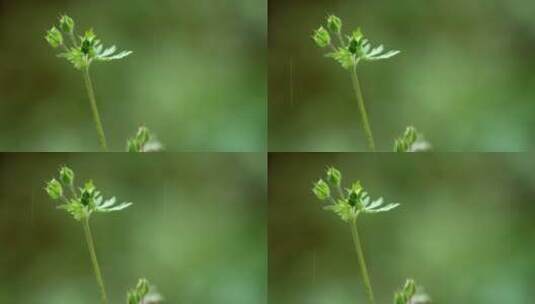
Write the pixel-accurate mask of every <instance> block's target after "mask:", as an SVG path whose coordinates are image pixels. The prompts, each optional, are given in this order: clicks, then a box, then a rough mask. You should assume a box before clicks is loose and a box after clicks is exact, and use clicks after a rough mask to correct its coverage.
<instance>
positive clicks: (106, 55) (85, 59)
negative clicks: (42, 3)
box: [45, 15, 132, 70]
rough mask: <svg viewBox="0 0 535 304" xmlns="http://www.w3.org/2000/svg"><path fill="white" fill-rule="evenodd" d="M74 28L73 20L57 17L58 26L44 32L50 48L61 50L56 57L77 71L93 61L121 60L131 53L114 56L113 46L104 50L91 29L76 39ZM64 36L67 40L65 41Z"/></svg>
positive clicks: (114, 49) (67, 17) (120, 53)
mask: <svg viewBox="0 0 535 304" xmlns="http://www.w3.org/2000/svg"><path fill="white" fill-rule="evenodd" d="M74 27H75V23H74V20H73V19H72V18H71V17H69V16H67V15H62V16H60V17H59V24H58V26H57V27H56V26H53V27H52V28H51V29H49V30H48V31H47V32H46V34H45V40H46V41H47V42H48V44H50V46H51V47H52V48H55V49H57V48H61V49H62V50H63V52H62V53H60V54H58V57H62V58H65V59H67V60H68V61H69V62H70V63H72V65H73V66H74V67H75V68H76V69H78V70H81V69H85V68H89V65H90V64H91V62H93V61H112V60H117V59H122V58H124V57H126V56H128V55H130V54H131V53H132V52H131V51H122V52H119V53H117V54H115V51H116V47H115V46H112V47H109V48H106V49H104V47H103V45H102V44H101V43H100V40H98V39H97V37H96V35H95V33H94V32H93V30H92V29H90V30H87V31H85V33H84V35H83V36H78V37H77V35H76V33H75V28H74ZM64 35H65V36H66V37H67V38H68V39H65V38H64Z"/></svg>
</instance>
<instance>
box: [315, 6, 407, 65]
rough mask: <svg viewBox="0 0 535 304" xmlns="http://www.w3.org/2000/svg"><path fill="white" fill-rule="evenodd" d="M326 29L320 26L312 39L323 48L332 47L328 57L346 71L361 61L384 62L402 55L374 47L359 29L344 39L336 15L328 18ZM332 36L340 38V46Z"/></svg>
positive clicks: (381, 47) (340, 23)
mask: <svg viewBox="0 0 535 304" xmlns="http://www.w3.org/2000/svg"><path fill="white" fill-rule="evenodd" d="M326 28H327V30H326V29H325V28H324V27H323V26H320V27H319V29H317V30H316V31H314V33H313V35H312V38H313V40H314V42H315V43H316V45H318V46H319V47H321V48H324V47H327V46H330V47H331V49H332V51H331V52H329V53H327V54H326V56H327V57H329V58H333V59H334V60H335V61H337V62H338V63H339V64H340V65H341V66H342V67H343V68H344V69H349V68H352V67H356V66H357V65H358V63H359V62H360V61H377V60H384V59H388V58H391V57H394V56H395V55H397V54H399V53H400V51H397V50H391V51H385V50H384V46H383V45H379V46H378V47H372V46H371V44H370V43H369V41H368V39H366V37H365V36H364V35H363V34H362V31H361V29H360V28H357V29H356V30H354V31H353V32H352V34H351V35H347V36H345V38H344V37H343V34H342V20H341V19H340V18H338V17H337V16H335V15H329V16H328V17H327V26H326ZM330 34H332V35H336V36H337V37H338V38H339V39H338V44H336V43H334V40H332V39H331V36H330Z"/></svg>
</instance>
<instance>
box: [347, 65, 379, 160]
mask: <svg viewBox="0 0 535 304" xmlns="http://www.w3.org/2000/svg"><path fill="white" fill-rule="evenodd" d="M351 80H352V82H353V89H354V90H355V96H356V97H357V103H358V106H359V111H360V116H361V121H362V128H363V129H364V133H366V137H367V138H368V147H369V148H370V150H371V151H372V152H375V141H374V140H373V134H372V129H371V127H370V123H369V122H368V113H367V112H366V107H365V106H364V98H363V97H362V90H361V88H360V82H359V78H358V76H357V65H354V66H353V68H352V69H351Z"/></svg>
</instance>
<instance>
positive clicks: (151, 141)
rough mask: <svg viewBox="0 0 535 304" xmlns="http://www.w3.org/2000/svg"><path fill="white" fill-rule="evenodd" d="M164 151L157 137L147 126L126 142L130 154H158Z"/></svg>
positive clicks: (142, 127)
mask: <svg viewBox="0 0 535 304" xmlns="http://www.w3.org/2000/svg"><path fill="white" fill-rule="evenodd" d="M162 149H163V146H162V144H161V143H160V142H159V141H158V140H157V139H156V136H155V135H154V134H153V133H152V132H151V131H150V130H149V129H148V128H147V127H145V126H141V127H139V129H138V130H137V133H136V135H135V136H133V137H131V138H129V139H128V140H127V142H126V151H128V152H157V151H161V150H162Z"/></svg>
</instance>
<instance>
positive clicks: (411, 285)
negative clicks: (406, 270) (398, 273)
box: [403, 279, 416, 297]
mask: <svg viewBox="0 0 535 304" xmlns="http://www.w3.org/2000/svg"><path fill="white" fill-rule="evenodd" d="M403 293H404V294H406V295H408V296H410V297H412V296H413V295H414V294H415V293H416V283H415V282H414V280H411V279H408V280H407V281H406V282H405V286H403Z"/></svg>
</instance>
